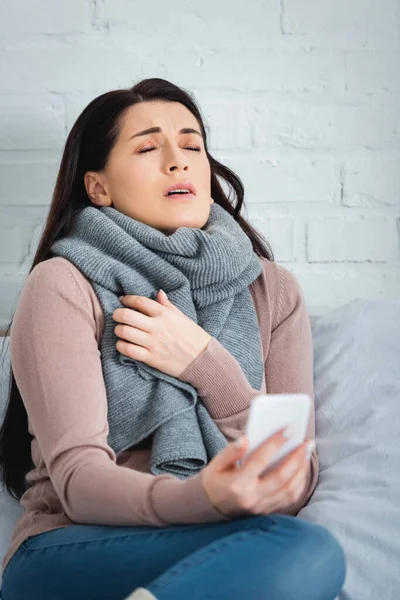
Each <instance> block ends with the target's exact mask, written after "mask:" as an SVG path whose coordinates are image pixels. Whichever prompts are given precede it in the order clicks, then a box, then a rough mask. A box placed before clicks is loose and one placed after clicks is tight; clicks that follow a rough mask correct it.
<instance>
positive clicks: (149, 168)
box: [84, 101, 213, 235]
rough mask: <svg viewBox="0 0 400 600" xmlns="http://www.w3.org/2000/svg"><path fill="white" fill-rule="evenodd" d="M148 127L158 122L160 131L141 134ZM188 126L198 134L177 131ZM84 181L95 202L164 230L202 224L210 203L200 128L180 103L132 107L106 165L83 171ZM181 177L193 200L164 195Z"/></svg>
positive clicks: (207, 168) (207, 215) (154, 125)
mask: <svg viewBox="0 0 400 600" xmlns="http://www.w3.org/2000/svg"><path fill="white" fill-rule="evenodd" d="M152 127H159V128H160V132H159V133H158V132H153V133H146V134H141V132H143V131H144V130H147V129H149V128H152ZM187 128H190V129H194V130H196V131H198V132H199V134H197V133H193V132H192V133H180V130H181V129H187ZM137 134H140V135H137ZM145 150H149V151H148V152H144V151H145ZM84 181H85V187H86V191H87V193H88V196H89V198H90V199H91V200H92V202H93V203H94V204H96V205H99V206H113V207H114V208H115V209H117V210H119V211H120V212H122V213H123V214H125V215H127V216H129V217H132V218H133V219H136V220H137V221H140V222H142V223H145V224H147V225H150V226H151V227H154V228H156V229H158V230H160V231H162V232H164V233H165V234H166V235H170V234H171V233H174V231H175V230H176V229H178V227H198V228H201V227H203V226H204V225H205V224H206V223H207V220H208V218H209V213H210V205H211V204H212V202H213V200H212V198H211V171H210V163H209V161H208V159H207V156H206V153H205V150H204V144H203V138H202V136H201V132H200V127H199V125H198V123H197V120H196V118H195V117H194V115H193V114H192V113H191V112H190V110H188V109H187V108H186V106H184V105H183V104H180V103H179V102H161V101H156V102H141V103H139V104H135V105H134V106H131V107H130V108H129V109H128V110H127V112H126V114H125V118H124V121H123V125H122V129H121V131H120V134H119V137H118V140H117V143H116V145H115V146H114V148H113V150H112V152H111V154H110V157H109V160H108V163H107V165H106V168H105V169H104V171H102V172H95V171H87V172H86V173H85V177H84ZM184 181H187V182H190V183H192V184H193V185H194V187H195V189H196V195H195V196H194V197H193V198H192V199H190V198H187V199H186V200H184V201H183V200H175V199H173V198H168V197H167V196H164V192H165V189H166V188H167V187H169V186H171V185H173V184H175V183H180V182H184ZM182 187H185V186H184V185H183V186H182ZM183 198H185V196H183Z"/></svg>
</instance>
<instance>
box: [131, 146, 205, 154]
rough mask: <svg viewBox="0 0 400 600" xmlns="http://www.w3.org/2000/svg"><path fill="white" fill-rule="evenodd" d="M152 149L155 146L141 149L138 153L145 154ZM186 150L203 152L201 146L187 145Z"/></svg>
mask: <svg viewBox="0 0 400 600" xmlns="http://www.w3.org/2000/svg"><path fill="white" fill-rule="evenodd" d="M151 150H155V148H146V149H145V150H140V151H139V152H138V154H143V153H144V152H151ZM185 150H193V151H194V152H201V148H197V147H193V146H187V147H186V148H185Z"/></svg>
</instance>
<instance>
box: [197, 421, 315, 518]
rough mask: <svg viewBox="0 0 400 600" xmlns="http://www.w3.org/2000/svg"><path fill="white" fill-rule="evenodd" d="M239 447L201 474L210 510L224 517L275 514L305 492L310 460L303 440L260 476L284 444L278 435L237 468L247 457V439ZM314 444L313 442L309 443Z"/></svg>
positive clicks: (230, 448)
mask: <svg viewBox="0 0 400 600" xmlns="http://www.w3.org/2000/svg"><path fill="white" fill-rule="evenodd" d="M240 440H241V441H242V445H241V447H239V448H238V447H237V445H236V443H235V442H232V443H230V444H229V445H228V446H226V448H224V449H223V450H222V451H221V452H219V453H218V454H217V455H216V456H214V458H213V459H212V460H211V461H210V462H209V463H208V465H207V466H206V467H204V468H203V470H202V471H201V477H202V483H203V488H204V490H205V492H206V494H207V496H208V498H209V500H210V502H211V503H212V504H213V506H214V507H215V508H216V509H217V510H218V511H219V512H220V513H221V514H222V515H224V516H231V517H236V516H246V515H247V516H248V515H261V514H264V515H265V514H269V513H273V512H277V511H278V510H279V511H280V510H282V509H285V508H286V507H288V506H290V505H291V504H293V503H294V502H296V501H297V500H298V499H299V498H300V496H301V495H302V493H303V492H304V489H305V486H306V481H307V472H308V470H309V468H310V460H309V458H308V457H307V455H306V448H307V446H308V444H309V442H310V440H306V441H305V442H303V444H301V445H300V446H299V447H298V448H296V449H295V450H293V451H292V452H291V453H290V454H288V456H287V457H285V459H284V460H283V461H282V462H281V463H280V464H279V465H278V466H277V467H276V468H272V469H271V470H270V471H269V472H268V473H267V474H265V475H263V476H262V475H261V474H262V473H263V471H265V469H266V468H267V467H268V463H269V461H270V460H271V458H272V457H273V455H274V454H275V453H276V452H277V450H278V449H279V448H280V447H281V446H282V445H283V444H284V443H285V442H287V439H286V438H285V437H284V436H283V430H280V431H278V432H277V433H275V434H274V435H273V436H271V437H270V438H269V439H267V440H266V441H265V442H263V443H262V444H261V445H260V446H258V448H256V449H255V450H253V452H251V453H250V454H249V456H248V457H247V458H246V461H245V462H244V463H243V464H242V466H240V468H238V467H237V463H236V461H238V460H240V459H241V458H242V457H243V456H244V455H245V453H246V448H247V444H248V440H247V438H246V437H245V436H244V437H242V438H240ZM312 443H313V444H315V442H312Z"/></svg>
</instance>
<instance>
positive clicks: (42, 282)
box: [10, 259, 224, 526]
mask: <svg viewBox="0 0 400 600" xmlns="http://www.w3.org/2000/svg"><path fill="white" fill-rule="evenodd" d="M86 296H87V294H86ZM86 296H85V293H84V292H83V291H82V288H81V287H80V286H79V284H78V282H77V280H76V279H75V278H74V276H73V274H72V272H71V271H70V270H69V269H68V267H66V265H65V262H63V261H61V260H58V259H50V260H48V261H44V262H42V263H40V264H38V265H37V266H36V267H35V268H34V269H33V271H32V272H31V273H30V274H29V276H28V278H27V281H26V283H25V286H24V289H23V291H22V294H21V297H20V300H19V303H18V307H17V310H16V313H15V316H14V320H13V324H12V329H11V339H10V350H11V361H12V367H13V373H14V376H15V379H16V382H17V385H18V388H19V390H20V393H21V396H22V399H23V402H24V405H25V408H26V410H27V413H28V416H29V419H30V422H31V425H32V429H33V432H34V435H35V437H36V439H37V442H38V444H39V447H40V450H41V453H42V455H43V458H44V461H45V464H46V467H47V471H48V474H49V477H50V479H51V481H52V484H53V486H54V489H55V491H56V493H57V495H58V496H59V498H60V500H61V503H62V505H63V508H64V510H65V512H66V514H67V515H68V517H69V518H70V519H71V520H73V521H75V522H78V523H93V524H105V525H108V524H109V525H158V526H162V525H167V524H169V523H199V522H209V521H221V520H224V517H223V516H221V514H220V513H219V512H217V511H216V510H215V509H214V508H213V506H212V505H211V503H210V502H209V500H208V498H207V496H206V495H205V492H204V490H203V487H202V483H201V479H200V474H199V475H196V476H194V477H190V478H188V479H186V480H180V479H178V478H175V477H173V476H172V475H159V476H156V477H155V476H153V475H152V474H150V473H141V472H138V471H135V470H133V469H129V468H126V467H124V466H119V465H117V464H116V455H115V453H114V451H113V450H112V448H110V446H109V445H108V443H107V436H108V432H109V427H108V421H107V397H106V389H105V384H104V379H103V373H102V367H101V360H100V352H99V349H98V343H97V340H96V323H95V320H94V316H93V312H92V310H91V309H90V306H89V305H90V301H89V300H88V298H87V297H86Z"/></svg>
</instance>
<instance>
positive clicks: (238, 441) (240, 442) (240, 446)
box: [235, 436, 244, 448]
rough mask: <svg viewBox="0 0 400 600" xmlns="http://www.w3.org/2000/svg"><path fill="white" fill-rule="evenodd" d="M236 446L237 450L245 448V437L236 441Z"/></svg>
mask: <svg viewBox="0 0 400 600" xmlns="http://www.w3.org/2000/svg"><path fill="white" fill-rule="evenodd" d="M235 446H236V448H243V446H244V437H243V436H242V437H240V438H238V439H237V440H236V442H235Z"/></svg>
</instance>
